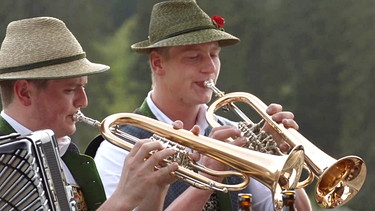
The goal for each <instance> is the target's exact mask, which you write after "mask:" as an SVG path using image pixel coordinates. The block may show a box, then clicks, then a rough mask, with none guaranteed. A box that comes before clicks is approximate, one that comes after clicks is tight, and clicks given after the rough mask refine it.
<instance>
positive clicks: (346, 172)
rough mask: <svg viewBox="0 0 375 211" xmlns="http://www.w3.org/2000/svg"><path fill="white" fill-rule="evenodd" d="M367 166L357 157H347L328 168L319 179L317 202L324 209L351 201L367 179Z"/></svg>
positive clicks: (316, 191) (316, 189)
mask: <svg viewBox="0 0 375 211" xmlns="http://www.w3.org/2000/svg"><path fill="white" fill-rule="evenodd" d="M366 172H367V169H366V165H365V163H364V162H363V160H362V159H361V158H359V157H357V156H346V157H343V158H341V159H339V160H338V161H337V162H335V163H334V164H333V165H331V166H330V167H328V168H327V169H326V170H325V171H324V172H323V173H322V175H321V176H320V177H319V180H318V182H317V185H316V188H315V200H316V202H317V204H318V205H319V206H320V207H322V208H335V207H339V206H341V205H342V204H344V203H345V202H346V201H350V200H351V199H352V198H353V197H354V196H355V195H356V194H357V193H358V192H359V190H360V187H362V185H363V182H364V180H365V178H366Z"/></svg>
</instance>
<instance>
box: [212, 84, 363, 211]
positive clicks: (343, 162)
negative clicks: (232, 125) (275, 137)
mask: <svg viewBox="0 0 375 211" xmlns="http://www.w3.org/2000/svg"><path fill="white" fill-rule="evenodd" d="M205 85H206V87H207V88H209V89H211V90H213V92H214V93H215V94H216V96H217V97H218V99H216V100H215V101H214V102H213V103H212V104H211V105H210V106H209V108H208V111H207V115H206V118H207V121H208V122H209V124H210V125H211V126H217V124H218V123H217V122H216V121H215V119H214V112H215V111H216V110H217V109H219V108H226V109H230V110H232V111H234V112H235V113H236V114H237V115H238V116H240V117H241V118H242V119H243V120H244V121H245V122H246V123H248V124H253V123H252V122H251V120H250V119H249V118H248V117H247V116H246V115H245V114H244V113H243V112H242V111H241V110H240V109H239V108H238V107H237V106H236V105H235V104H234V102H243V103H247V104H249V105H251V107H252V108H253V109H254V110H256V112H257V113H258V114H260V115H261V117H262V118H263V119H264V120H265V121H266V122H267V123H268V124H270V125H271V126H272V127H273V128H274V129H275V130H276V131H277V132H278V133H279V134H280V136H281V137H282V138H283V139H284V140H285V141H286V142H287V143H288V144H289V145H290V146H291V147H295V146H299V145H302V146H303V147H304V150H305V165H306V166H307V167H308V170H309V171H310V176H309V178H307V179H306V180H305V181H303V182H301V183H300V184H299V185H298V187H297V188H302V187H305V186H307V185H309V184H311V182H312V181H313V180H314V176H315V177H317V178H318V181H317V184H316V188H315V200H316V202H317V204H318V205H319V206H320V207H322V208H335V207H339V206H342V205H344V204H345V203H347V202H348V201H350V200H351V199H352V198H353V197H354V196H355V195H356V194H357V193H358V192H359V190H360V188H361V187H362V185H363V183H364V181H365V178H366V173H367V168H366V164H365V162H364V161H363V160H362V159H361V158H360V157H358V156H353V155H350V156H346V157H343V158H341V159H339V160H336V159H334V158H332V157H331V156H329V155H327V154H326V153H324V152H323V151H321V150H320V149H319V148H318V147H316V146H315V145H313V144H312V143H311V142H310V141H309V140H307V139H306V138H305V137H304V136H302V135H301V134H300V133H299V132H297V131H296V130H294V129H291V128H290V129H286V128H285V127H284V126H283V125H282V124H277V123H276V122H274V121H273V120H272V118H271V117H270V116H269V115H268V114H267V113H266V109H267V105H266V104H264V103H263V102H262V101H261V100H260V99H259V98H257V97H256V96H254V95H252V94H249V93H246V92H234V93H229V94H224V93H223V92H221V91H220V90H219V89H218V88H216V87H215V84H214V82H213V81H212V80H210V81H206V82H205Z"/></svg>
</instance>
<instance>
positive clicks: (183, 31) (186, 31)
mask: <svg viewBox="0 0 375 211" xmlns="http://www.w3.org/2000/svg"><path fill="white" fill-rule="evenodd" d="M204 29H216V27H215V26H197V27H194V28H190V29H185V30H182V31H178V32H175V33H172V34H169V35H167V36H165V37H162V38H160V39H158V40H156V41H155V42H154V43H157V42H159V41H161V40H165V39H168V38H171V37H175V36H178V35H181V34H186V33H189V32H194V31H200V30H204Z"/></svg>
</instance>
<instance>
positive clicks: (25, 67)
mask: <svg viewBox="0 0 375 211" xmlns="http://www.w3.org/2000/svg"><path fill="white" fill-rule="evenodd" d="M84 58H86V53H85V52H83V53H81V54H77V55H74V56H69V57H64V58H58V59H51V60H47V61H42V62H36V63H32V64H27V65H21V66H16V67H5V68H0V71H1V74H3V73H11V72H17V71H24V70H30V69H34V68H40V67H45V66H51V65H56V64H63V63H68V62H72V61H76V60H80V59H84Z"/></svg>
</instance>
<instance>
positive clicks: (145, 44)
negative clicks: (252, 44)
mask: <svg viewBox="0 0 375 211" xmlns="http://www.w3.org/2000/svg"><path fill="white" fill-rule="evenodd" d="M215 41H218V42H219V45H220V46H228V45H234V44H236V43H238V42H239V41H240V39H238V38H237V37H235V36H233V35H231V34H229V33H226V32H224V31H220V30H217V29H204V30H200V31H194V32H190V33H187V34H181V35H178V36H175V37H171V38H167V39H164V40H161V41H159V42H156V43H154V44H151V43H150V41H149V40H145V41H142V42H138V43H135V44H133V45H132V46H131V48H132V49H133V50H134V51H136V52H139V53H149V52H150V50H151V49H153V48H160V47H171V46H182V45H193V44H201V43H208V42H215Z"/></svg>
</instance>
